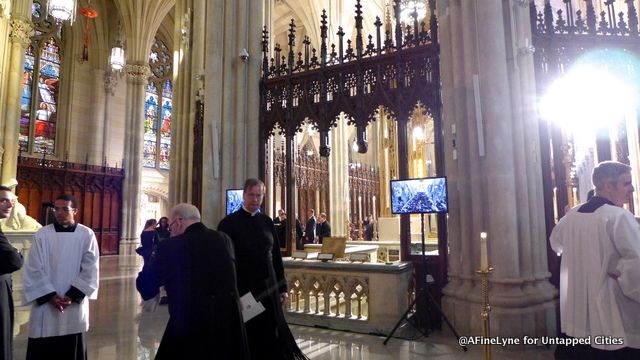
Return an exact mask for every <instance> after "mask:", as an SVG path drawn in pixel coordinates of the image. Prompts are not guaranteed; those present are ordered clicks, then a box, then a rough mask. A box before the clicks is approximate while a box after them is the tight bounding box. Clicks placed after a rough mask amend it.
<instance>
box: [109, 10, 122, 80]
mask: <svg viewBox="0 0 640 360" xmlns="http://www.w3.org/2000/svg"><path fill="white" fill-rule="evenodd" d="M124 64H125V60H124V45H123V44H122V26H121V25H120V22H119V21H118V35H117V36H116V41H115V43H114V44H113V47H112V48H111V56H109V65H111V68H112V69H113V70H116V71H120V70H122V68H123V67H124Z"/></svg>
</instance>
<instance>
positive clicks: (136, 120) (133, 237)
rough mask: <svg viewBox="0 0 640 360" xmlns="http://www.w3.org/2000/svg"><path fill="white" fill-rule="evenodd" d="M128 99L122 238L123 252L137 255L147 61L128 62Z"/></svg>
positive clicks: (147, 76) (121, 246) (147, 75)
mask: <svg viewBox="0 0 640 360" xmlns="http://www.w3.org/2000/svg"><path fill="white" fill-rule="evenodd" d="M125 70H126V75H127V102H126V113H125V116H126V118H127V119H130V120H129V121H127V123H126V129H125V139H124V160H123V164H122V165H123V168H124V171H125V176H124V184H123V189H122V237H121V239H120V255H135V247H136V246H137V243H138V242H137V239H138V224H139V223H140V191H141V190H140V180H141V178H142V144H143V140H144V122H143V121H142V117H143V116H144V93H145V87H146V85H147V79H148V78H149V75H150V74H151V70H150V68H149V65H147V64H146V63H137V64H127V65H126V67H125Z"/></svg>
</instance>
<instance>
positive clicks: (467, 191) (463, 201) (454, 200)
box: [438, 0, 557, 337]
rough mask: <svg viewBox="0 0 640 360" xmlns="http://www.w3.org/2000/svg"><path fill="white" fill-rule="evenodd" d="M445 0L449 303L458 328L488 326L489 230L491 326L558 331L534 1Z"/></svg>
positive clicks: (533, 332)
mask: <svg viewBox="0 0 640 360" xmlns="http://www.w3.org/2000/svg"><path fill="white" fill-rule="evenodd" d="M438 5H439V6H438V12H439V20H440V32H439V36H440V40H441V41H440V43H441V62H440V63H441V73H442V84H443V85H442V90H443V105H444V109H443V119H444V121H445V124H444V131H445V134H444V136H445V141H444V143H445V144H446V146H447V148H446V149H445V161H446V174H447V176H448V178H449V196H450V198H449V201H450V213H449V221H448V229H449V239H448V240H449V249H450V255H449V271H448V274H449V280H450V281H449V284H448V285H447V286H446V287H445V288H444V290H443V292H444V294H445V296H444V297H443V300H442V302H443V303H442V305H443V309H444V311H445V313H446V314H447V316H448V317H449V319H450V320H451V321H452V322H453V323H454V325H455V327H456V329H457V330H458V332H460V333H462V334H481V332H482V322H481V320H480V316H479V314H480V288H479V281H478V278H477V276H476V275H475V270H476V269H477V268H479V262H480V261H479V258H480V255H479V252H480V232H481V231H486V232H487V233H488V238H489V240H488V242H489V263H490V265H491V266H492V267H494V268H495V270H494V272H493V273H492V275H491V277H490V302H491V310H492V311H491V331H492V335H498V336H514V337H521V336H523V335H525V334H526V335H529V336H543V335H554V334H555V331H556V329H555V301H556V300H555V299H556V297H557V291H556V289H555V288H553V286H551V284H550V283H549V282H548V278H549V276H550V274H549V272H548V271H547V259H546V250H545V249H546V236H545V228H544V221H543V219H544V209H543V206H542V169H541V166H540V152H539V148H538V146H537V144H538V143H539V142H538V141H539V139H538V130H537V118H536V113H535V111H534V108H533V104H535V101H533V100H532V99H535V98H536V92H535V80H534V78H533V63H532V58H531V54H528V53H526V51H524V52H523V51H522V50H520V49H521V48H523V47H524V44H525V43H527V41H526V40H525V39H527V38H528V39H531V32H530V29H531V27H530V26H531V25H530V23H529V8H528V6H527V5H524V6H523V5H519V4H518V3H517V2H504V1H500V0H487V1H483V2H482V6H476V5H477V3H476V2H472V1H459V0H452V1H445V0H441V1H439V2H438ZM529 42H530V41H529ZM453 144H455V145H453Z"/></svg>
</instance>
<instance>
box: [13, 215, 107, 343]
mask: <svg viewBox="0 0 640 360" xmlns="http://www.w3.org/2000/svg"><path fill="white" fill-rule="evenodd" d="M98 257H99V250H98V242H97V241H96V236H95V234H94V233H93V230H91V229H90V228H88V227H86V226H84V225H81V224H78V225H77V227H76V230H75V231H74V232H56V231H55V228H54V226H53V224H51V225H47V226H45V227H43V228H41V229H40V230H38V232H37V233H36V235H35V239H34V241H33V244H32V245H31V250H30V252H29V257H28V258H27V262H26V263H25V266H24V272H23V275H22V281H23V285H24V294H25V301H26V302H27V303H32V305H31V318H30V320H29V337H30V338H40V337H50V336H61V335H69V334H76V333H81V332H86V331H87V330H89V299H97V298H98ZM71 286H74V287H75V288H77V289H78V290H80V291H82V293H84V294H85V295H86V296H85V298H84V299H83V300H82V302H81V303H80V304H77V303H75V302H73V303H72V304H71V305H70V306H68V307H67V308H66V309H65V310H64V313H61V312H59V311H58V310H56V309H55V308H54V307H53V306H51V305H50V304H48V303H46V304H43V305H38V304H37V303H36V302H35V300H36V299H38V298H39V297H41V296H44V295H47V294H50V293H51V292H54V291H55V292H56V293H57V294H58V296H64V295H65V293H66V292H67V291H68V290H69V288H70V287H71Z"/></svg>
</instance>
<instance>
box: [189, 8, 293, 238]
mask: <svg viewBox="0 0 640 360" xmlns="http://www.w3.org/2000/svg"><path fill="white" fill-rule="evenodd" d="M205 11H206V17H205V19H206V21H205V26H204V28H202V29H200V28H198V29H196V28H194V29H193V31H204V32H205V39H206V41H205V53H204V58H205V59H206V64H207V66H206V69H205V72H204V74H205V76H204V78H205V84H206V87H205V116H204V128H205V129H211V130H207V131H205V134H204V159H207V160H205V161H208V162H209V164H219V166H205V167H204V169H203V170H204V172H203V179H202V182H203V184H202V191H203V193H204V194H207V195H208V198H207V199H205V200H204V201H203V202H202V213H203V219H204V220H205V223H207V222H210V223H213V224H216V225H217V223H218V222H219V221H220V219H222V217H223V216H224V207H223V206H220V204H221V203H222V199H221V197H222V196H224V190H225V189H227V188H232V187H233V188H237V187H241V186H242V185H243V183H244V180H245V179H246V178H247V177H257V176H259V175H260V174H258V161H263V160H264V159H258V153H259V151H258V149H259V146H260V141H259V140H258V139H259V134H258V129H259V123H258V121H259V117H260V94H259V89H260V76H261V74H260V66H261V63H262V57H261V38H260V36H256V34H260V33H261V31H262V23H261V22H260V21H255V19H256V18H257V17H259V18H262V17H263V16H264V12H265V2H264V1H253V0H238V1H223V0H214V1H207V2H206V9H205ZM243 48H246V49H247V51H248V53H249V58H248V59H247V60H246V61H243V60H242V59H240V57H239V56H238V54H239V53H240V51H241V50H242V49H243ZM216 169H218V170H219V171H215V170H216ZM289 216H291V214H290V215H289Z"/></svg>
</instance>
